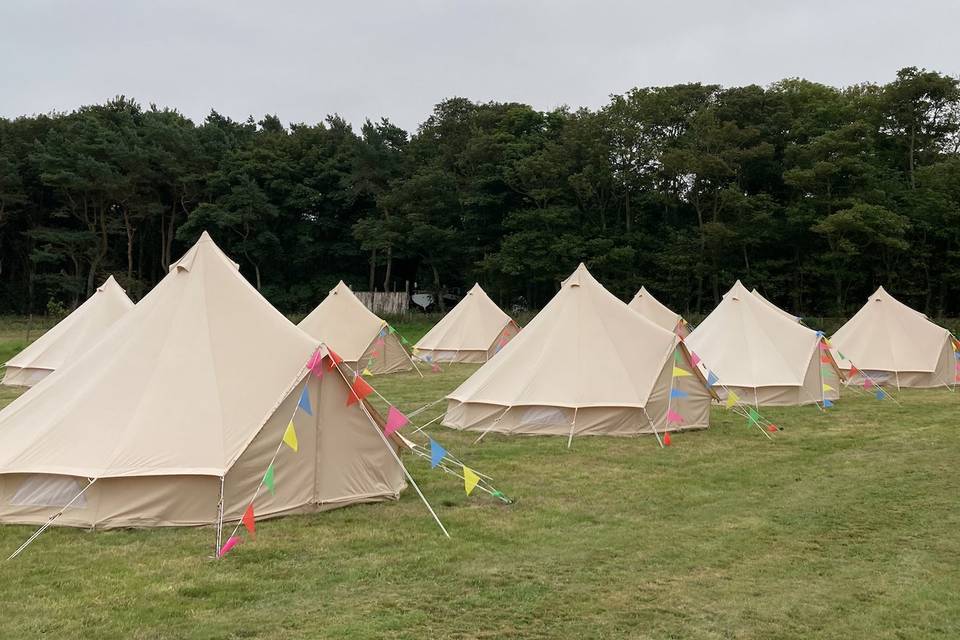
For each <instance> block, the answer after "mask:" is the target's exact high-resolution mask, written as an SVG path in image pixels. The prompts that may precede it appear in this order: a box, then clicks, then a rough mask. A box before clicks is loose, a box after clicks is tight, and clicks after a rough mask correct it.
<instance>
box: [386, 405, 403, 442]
mask: <svg viewBox="0 0 960 640" xmlns="http://www.w3.org/2000/svg"><path fill="white" fill-rule="evenodd" d="M408 424H410V420H408V419H407V416H405V415H403V414H402V413H401V412H400V410H399V409H397V408H396V407H390V410H389V411H387V426H386V428H385V429H384V430H383V432H384V433H385V434H386V435H390V434H391V433H393V432H394V431H397V430H399V429H402V428H403V427H405V426H407V425H408Z"/></svg>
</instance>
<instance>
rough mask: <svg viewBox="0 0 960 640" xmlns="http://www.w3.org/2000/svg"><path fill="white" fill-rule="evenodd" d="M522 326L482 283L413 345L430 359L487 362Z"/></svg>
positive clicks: (427, 359)
mask: <svg viewBox="0 0 960 640" xmlns="http://www.w3.org/2000/svg"><path fill="white" fill-rule="evenodd" d="M518 330H519V327H518V326H517V323H516V322H514V321H513V319H512V318H511V317H510V316H508V315H507V314H506V313H504V312H503V310H501V309H500V307H498V306H497V304H496V303H495V302H494V301H493V300H491V299H490V297H489V296H488V295H487V293H486V291H484V290H483V289H482V288H481V287H480V285H479V284H475V285H473V288H472V289H470V291H468V292H467V295H465V296H464V297H463V300H461V301H460V302H458V303H457V305H456V306H455V307H454V308H453V309H451V310H450V312H449V313H447V315H445V316H444V317H443V318H442V319H441V320H440V322H438V323H437V324H436V325H434V326H433V328H432V329H430V331H428V332H427V334H426V335H425V336H423V338H421V339H420V340H419V341H418V342H417V343H416V344H415V345H414V347H413V349H414V354H416V355H417V356H418V357H420V358H422V359H423V360H426V361H428V362H486V361H487V360H489V359H490V358H492V357H493V356H494V355H495V354H496V353H497V352H499V351H500V350H501V349H502V348H503V347H505V346H506V344H507V343H508V342H509V341H510V340H511V339H513V337H514V336H515V335H517V331H518Z"/></svg>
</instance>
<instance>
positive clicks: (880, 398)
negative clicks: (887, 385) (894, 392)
mask: <svg viewBox="0 0 960 640" xmlns="http://www.w3.org/2000/svg"><path fill="white" fill-rule="evenodd" d="M876 398H877V400H883V389H881V388H880V387H877V394H876Z"/></svg>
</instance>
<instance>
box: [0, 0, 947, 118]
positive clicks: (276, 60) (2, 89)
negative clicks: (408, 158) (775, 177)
mask: <svg viewBox="0 0 960 640" xmlns="http://www.w3.org/2000/svg"><path fill="white" fill-rule="evenodd" d="M958 25H960V2H956V1H955V0H913V1H909V2H908V1H904V0H874V1H869V0H862V1H860V2H854V1H850V0H832V1H820V0H791V1H781V0H751V1H742V2H739V1H732V0H686V1H685V2H683V1H682V2H676V1H674V2H665V1H664V2H652V1H650V0H646V1H643V0H622V1H621V2H610V1H606V0H594V1H592V2H586V1H584V2H573V1H567V0H537V1H533V0H529V1H527V0H383V1H377V2H375V1H368V0H337V1H330V2H326V1H323V0H312V1H283V0H274V1H272V2H271V1H270V0H259V1H256V2H253V1H247V0H240V1H238V0H222V1H219V2H213V1H212V0H176V1H165V2H164V1H160V0H156V1H152V2H143V1H138V0H99V1H98V0H84V1H79V0H0V115H3V116H8V117H11V116H16V115H22V114H33V113H38V112H48V111H51V110H70V109H73V108H75V107H77V106H79V105H82V104H90V103H93V102H102V101H104V100H107V99H110V98H112V97H113V96H115V95H119V94H123V95H126V96H129V97H133V98H135V99H137V100H139V101H140V102H141V103H143V104H144V105H146V104H148V103H151V102H154V103H157V104H159V105H162V106H171V107H175V108H177V109H179V110H180V111H181V112H183V113H185V114H186V115H188V116H190V117H191V118H194V119H195V120H198V121H199V120H202V119H203V117H204V116H205V115H206V114H207V113H208V112H209V110H210V109H211V108H214V109H216V110H217V111H219V112H221V113H223V114H226V115H229V116H231V117H234V118H237V119H245V118H246V117H247V116H248V115H251V114H252V115H254V116H256V117H258V118H259V117H260V116H262V115H263V114H265V113H276V114H277V115H278V116H279V117H280V119H281V120H282V121H283V122H285V123H289V122H310V123H313V122H316V121H318V120H321V119H323V118H324V117H325V116H326V114H329V113H339V114H340V115H342V116H343V117H345V118H346V119H347V120H349V121H351V122H353V123H354V124H355V125H359V124H360V123H361V122H362V121H363V119H364V118H367V117H369V118H372V119H377V118H380V117H382V116H386V117H389V118H390V119H391V120H393V121H394V122H395V123H396V124H399V125H401V126H403V127H405V128H407V129H410V130H413V129H415V128H416V126H417V125H418V124H419V123H420V122H422V121H423V119H424V118H425V117H426V116H427V115H429V113H430V110H431V109H432V107H433V105H434V104H435V103H437V102H438V101H440V100H442V99H443V98H446V97H450V96H465V97H468V98H471V99H473V100H478V101H487V100H496V101H522V102H526V103H529V104H532V105H533V106H534V107H536V108H539V109H549V108H552V107H556V106H559V105H564V104H566V105H570V106H572V107H577V106H588V107H598V106H600V105H602V104H604V103H605V102H606V100H607V97H608V95H609V94H611V93H621V92H623V91H626V90H628V89H630V88H631V87H634V86H654V85H665V84H676V83H681V82H695V81H701V82H706V83H719V84H723V85H728V86H729V85H741V84H748V83H758V84H769V83H771V82H774V81H776V80H779V79H781V78H784V77H792V76H800V77H804V78H808V79H810V80H815V81H819V82H824V83H828V84H833V85H838V86H843V85H849V84H854V83H858V82H863V81H874V82H886V81H889V80H890V79H892V78H893V77H894V74H895V73H896V70H897V69H899V68H901V67H904V66H919V67H927V68H929V69H935V70H937V71H941V72H944V73H948V74H951V75H958V74H960V36H958V31H957V30H958Z"/></svg>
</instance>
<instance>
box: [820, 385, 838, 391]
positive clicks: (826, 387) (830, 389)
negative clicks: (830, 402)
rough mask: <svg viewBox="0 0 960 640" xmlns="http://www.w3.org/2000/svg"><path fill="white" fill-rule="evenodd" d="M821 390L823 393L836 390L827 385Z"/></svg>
mask: <svg viewBox="0 0 960 640" xmlns="http://www.w3.org/2000/svg"><path fill="white" fill-rule="evenodd" d="M823 390H824V391H825V392H826V391H836V389H834V388H833V387H831V386H830V385H828V384H825V385H823Z"/></svg>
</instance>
